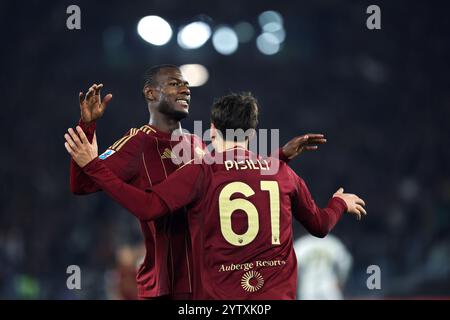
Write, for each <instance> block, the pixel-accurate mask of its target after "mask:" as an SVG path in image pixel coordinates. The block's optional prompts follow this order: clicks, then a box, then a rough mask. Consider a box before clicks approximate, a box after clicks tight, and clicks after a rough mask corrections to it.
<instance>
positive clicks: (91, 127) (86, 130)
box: [78, 119, 97, 135]
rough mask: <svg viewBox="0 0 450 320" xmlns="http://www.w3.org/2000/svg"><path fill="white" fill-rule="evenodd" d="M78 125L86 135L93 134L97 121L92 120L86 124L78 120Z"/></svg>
mask: <svg viewBox="0 0 450 320" xmlns="http://www.w3.org/2000/svg"><path fill="white" fill-rule="evenodd" d="M78 125H79V126H80V127H81V129H83V131H84V133H86V135H94V132H95V129H96V127H97V123H96V122H95V121H92V122H91V123H89V124H87V123H85V122H83V120H81V119H80V120H78Z"/></svg>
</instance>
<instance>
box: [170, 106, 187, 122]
mask: <svg viewBox="0 0 450 320" xmlns="http://www.w3.org/2000/svg"><path fill="white" fill-rule="evenodd" d="M173 116H174V117H175V118H176V119H177V120H182V119H184V118H187V117H188V116H189V109H187V108H176V109H175V110H174V113H173Z"/></svg>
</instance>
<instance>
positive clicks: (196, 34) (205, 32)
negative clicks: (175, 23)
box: [177, 21, 211, 49]
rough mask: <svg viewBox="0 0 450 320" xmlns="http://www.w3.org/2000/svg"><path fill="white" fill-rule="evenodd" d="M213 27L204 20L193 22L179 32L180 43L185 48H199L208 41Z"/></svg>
mask: <svg viewBox="0 0 450 320" xmlns="http://www.w3.org/2000/svg"><path fill="white" fill-rule="evenodd" d="M210 36H211V28H210V27H209V25H208V24H206V23H205V22H202V21H197V22H192V23H190V24H188V25H187V26H185V27H183V28H182V29H181V30H180V31H179V32H178V38H177V40H178V44H179V45H180V47H182V48H183V49H197V48H200V47H201V46H202V45H204V44H205V42H206V41H208V39H209V37H210Z"/></svg>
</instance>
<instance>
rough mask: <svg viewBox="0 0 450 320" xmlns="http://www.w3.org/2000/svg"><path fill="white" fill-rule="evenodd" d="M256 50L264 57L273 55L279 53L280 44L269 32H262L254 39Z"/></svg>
mask: <svg viewBox="0 0 450 320" xmlns="http://www.w3.org/2000/svg"><path fill="white" fill-rule="evenodd" d="M256 46H257V47H258V50H259V51H260V52H261V53H263V54H265V55H273V54H276V53H277V52H278V51H280V42H279V41H278V39H277V37H276V36H275V35H273V34H272V33H269V32H264V33H263V34H261V35H260V36H259V37H258V38H257V39H256Z"/></svg>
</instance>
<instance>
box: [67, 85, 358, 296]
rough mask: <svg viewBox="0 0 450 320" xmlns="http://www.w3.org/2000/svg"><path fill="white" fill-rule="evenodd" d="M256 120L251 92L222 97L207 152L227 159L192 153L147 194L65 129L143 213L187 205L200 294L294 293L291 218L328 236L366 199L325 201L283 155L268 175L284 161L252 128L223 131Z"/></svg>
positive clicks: (78, 157) (99, 180) (76, 152)
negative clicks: (257, 148)
mask: <svg viewBox="0 0 450 320" xmlns="http://www.w3.org/2000/svg"><path fill="white" fill-rule="evenodd" d="M257 122H258V104H257V101H256V99H255V98H254V97H252V96H251V95H250V94H230V95H227V96H224V97H222V98H220V99H218V100H217V101H216V102H215V103H214V104H213V108H212V113H211V138H212V141H213V145H214V147H215V152H214V153H211V154H208V155H206V156H205V157H216V158H217V159H226V160H225V161H216V162H214V161H211V159H208V161H203V162H202V163H197V162H196V161H192V162H191V163H188V164H186V165H185V166H183V167H181V168H180V169H178V170H177V171H176V172H174V173H173V174H172V175H170V176H169V177H168V178H167V180H165V181H163V182H162V183H160V184H158V185H155V186H153V187H152V188H150V189H149V190H147V192H146V191H142V190H140V189H138V188H136V187H134V186H131V185H129V184H126V183H125V182H123V181H121V180H120V179H119V178H118V177H117V176H115V175H114V174H113V173H112V172H111V171H110V170H109V169H108V168H107V167H106V166H105V165H104V164H103V163H102V161H100V160H99V159H98V158H97V149H96V144H95V141H94V142H93V143H92V144H91V143H89V141H88V140H87V139H86V137H85V135H84V133H83V131H82V130H78V134H79V135H80V138H81V140H80V139H78V137H77V135H76V134H75V133H73V134H71V135H70V136H69V137H66V140H67V143H66V149H67V151H68V152H69V154H70V155H71V156H72V158H73V159H74V160H75V161H76V162H77V164H78V165H79V166H80V167H81V168H82V169H83V171H84V172H85V173H86V174H87V175H89V176H90V178H91V179H92V180H93V181H95V183H96V184H98V186H100V187H101V188H102V189H103V190H104V191H105V192H106V193H107V194H108V195H109V196H111V197H112V198H113V199H114V200H116V201H117V202H118V203H120V204H121V205H122V206H124V207H125V208H126V209H128V210H129V211H130V212H132V213H133V214H134V215H136V216H137V217H138V218H139V219H141V220H152V219H156V218H158V217H160V216H162V215H166V214H171V212H175V211H176V210H177V209H179V208H182V207H184V206H187V208H188V217H189V231H190V234H191V241H192V252H193V258H194V261H193V267H194V271H193V275H194V288H193V295H194V299H227V300H230V299H295V298H296V289H297V260H296V257H295V253H294V249H293V243H292V242H293V235H292V226H291V222H292V217H294V218H295V219H297V220H298V221H299V222H300V223H301V224H302V225H303V226H304V227H305V228H306V229H307V230H308V231H309V232H310V233H311V234H312V235H314V236H317V237H325V236H326V235H327V234H328V233H329V232H330V230H331V229H332V228H333V227H334V226H335V225H336V223H337V222H338V220H339V219H340V217H341V216H342V214H343V213H344V212H348V213H350V214H353V215H356V216H357V218H358V219H359V218H361V216H362V215H365V214H366V211H365V209H364V206H365V204H364V201H363V200H362V199H360V198H359V197H357V196H356V195H353V194H347V193H343V189H342V188H340V189H339V190H338V191H337V192H336V193H335V194H334V195H333V196H332V197H331V199H330V200H329V202H328V205H327V206H326V207H325V208H323V209H322V208H319V207H318V206H317V205H316V204H315V202H314V200H313V199H312V197H311V194H310V192H309V190H308V188H307V186H306V184H305V182H304V181H303V180H302V179H301V178H300V177H298V176H297V175H296V174H295V172H294V171H292V169H290V168H289V167H288V166H287V165H286V164H285V163H284V162H280V163H277V164H276V165H278V166H279V168H278V171H277V172H276V173H275V174H274V175H265V174H262V172H263V171H264V170H268V169H270V167H271V166H272V165H274V163H275V161H279V160H277V159H272V158H269V159H261V160H260V159H258V157H257V155H255V154H253V153H252V152H250V151H249V150H248V149H247V147H248V136H245V137H243V138H242V139H239V138H237V139H236V137H235V136H233V139H229V138H228V136H225V138H223V137H224V134H225V132H226V130H227V129H232V130H237V129H242V130H243V131H247V130H248V129H255V128H256V125H257ZM238 151H239V152H238ZM205 160H206V159H205ZM230 161H231V162H230ZM242 164H245V165H242Z"/></svg>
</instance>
